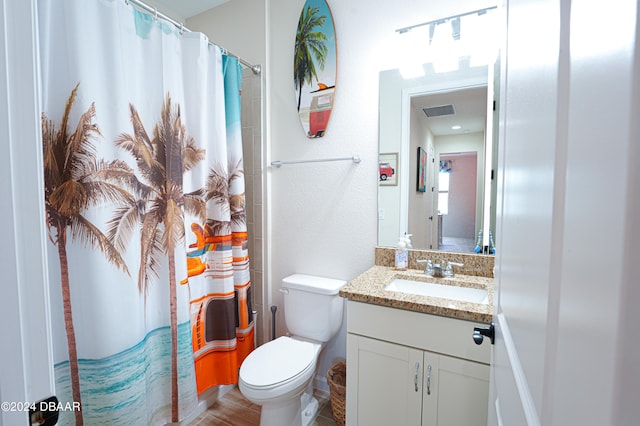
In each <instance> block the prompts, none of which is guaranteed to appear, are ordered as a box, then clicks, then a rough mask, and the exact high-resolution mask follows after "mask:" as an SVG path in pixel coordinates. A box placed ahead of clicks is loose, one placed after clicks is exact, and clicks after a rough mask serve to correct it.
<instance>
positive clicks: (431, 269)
mask: <svg viewBox="0 0 640 426" xmlns="http://www.w3.org/2000/svg"><path fill="white" fill-rule="evenodd" d="M416 262H418V263H424V264H425V265H424V273H425V275H431V276H432V277H444V276H445V275H444V270H443V269H442V263H443V262H444V261H442V262H441V263H433V262H432V261H431V259H418V260H417V261H416Z"/></svg>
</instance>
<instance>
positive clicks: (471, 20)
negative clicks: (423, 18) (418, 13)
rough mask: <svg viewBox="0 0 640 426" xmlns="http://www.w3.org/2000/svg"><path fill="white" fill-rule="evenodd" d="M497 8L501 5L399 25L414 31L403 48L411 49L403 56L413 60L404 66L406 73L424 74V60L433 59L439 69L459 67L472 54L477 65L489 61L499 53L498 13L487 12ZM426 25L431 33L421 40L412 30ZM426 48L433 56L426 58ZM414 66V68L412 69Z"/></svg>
mask: <svg viewBox="0 0 640 426" xmlns="http://www.w3.org/2000/svg"><path fill="white" fill-rule="evenodd" d="M496 8H497V6H492V7H487V8H485V9H478V10H474V11H471V12H466V13H462V14H460V15H453V16H448V17H446V18H442V19H436V20H433V21H428V22H423V23H420V24H415V25H411V26H408V27H404V28H399V29H397V30H396V32H397V33H399V34H407V35H409V34H410V35H409V36H406V35H405V36H404V37H403V40H402V43H403V45H402V47H401V49H402V50H403V51H406V50H409V53H408V54H406V55H403V58H405V59H404V60H405V61H406V60H409V61H412V63H411V64H403V65H402V66H401V67H400V72H401V74H402V76H403V77H404V78H415V77H419V76H422V75H424V70H423V69H422V64H424V63H425V62H431V63H432V64H433V69H434V71H435V72H437V73H440V72H447V71H455V70H457V69H458V68H459V63H458V60H459V58H460V57H464V56H469V57H470V62H471V64H470V65H471V66H474V67H475V66H479V65H486V64H487V63H489V62H490V61H491V58H492V56H495V47H494V45H495V38H494V36H493V32H492V29H493V27H494V25H493V24H494V22H492V21H493V20H494V18H493V17H494V15H495V14H489V13H487V12H489V11H491V10H493V9H496ZM488 15H490V16H488ZM487 18H488V19H487ZM426 29H428V35H426V34H425V35H424V36H422V37H420V40H419V41H417V40H418V37H417V36H416V35H414V34H412V33H415V32H416V30H426ZM425 33H426V31H425ZM409 39H410V40H409ZM405 49H406V50H405ZM424 52H426V53H427V54H428V56H429V58H430V59H427V60H426V61H425V60H422V59H425V58H422V55H424V54H425V53H424ZM407 58H411V59H407ZM417 63H419V64H420V66H419V67H418V66H416V64H417ZM410 69H413V72H411V73H409V72H408V71H409V70H410Z"/></svg>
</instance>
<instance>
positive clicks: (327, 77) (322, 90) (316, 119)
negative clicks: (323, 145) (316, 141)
mask: <svg viewBox="0 0 640 426" xmlns="http://www.w3.org/2000/svg"><path fill="white" fill-rule="evenodd" d="M293 76H294V85H295V89H296V92H297V103H298V113H299V115H300V120H301V123H302V126H303V129H304V130H305V132H306V134H307V136H309V137H321V136H323V135H324V132H325V130H326V127H327V124H328V121H329V117H330V115H331V110H332V108H333V96H334V91H335V79H336V40H335V29H334V26H333V17H332V15H331V11H330V9H329V5H328V4H327V3H326V1H325V0H307V1H306V2H305V4H304V6H303V9H302V13H301V14H300V19H299V21H298V29H297V31H296V40H295V48H294V64H293ZM314 80H315V84H314Z"/></svg>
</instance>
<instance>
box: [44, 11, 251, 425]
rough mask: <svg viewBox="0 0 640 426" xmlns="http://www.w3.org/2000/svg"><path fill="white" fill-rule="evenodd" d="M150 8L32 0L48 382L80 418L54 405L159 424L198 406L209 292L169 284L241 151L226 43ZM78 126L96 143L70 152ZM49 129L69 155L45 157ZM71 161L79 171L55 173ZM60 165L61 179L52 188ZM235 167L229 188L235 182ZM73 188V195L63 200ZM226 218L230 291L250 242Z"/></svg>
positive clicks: (91, 418)
mask: <svg viewBox="0 0 640 426" xmlns="http://www.w3.org/2000/svg"><path fill="white" fill-rule="evenodd" d="M159 21H161V20H154V19H153V18H152V17H151V18H149V17H142V16H141V12H139V11H136V10H135V9H134V7H133V6H132V4H131V2H129V4H127V3H126V2H124V1H122V0H117V1H101V0H39V1H38V24H39V32H38V33H39V37H40V39H39V45H40V52H41V56H40V63H41V67H42V73H41V76H42V82H41V84H42V86H41V87H42V97H41V105H42V110H43V112H44V115H43V139H44V140H45V145H46V148H45V161H46V166H47V167H50V168H51V170H49V171H46V175H47V176H48V179H49V183H48V184H47V185H46V186H45V187H46V188H47V191H48V192H47V194H46V196H47V197H50V198H51V200H50V201H51V206H49V204H47V208H48V211H47V214H48V216H47V217H48V224H49V233H50V237H51V242H52V244H49V245H48V247H47V253H46V255H47V256H48V257H49V262H48V265H49V278H50V279H49V281H50V285H51V289H52V291H51V292H50V299H51V318H52V321H51V328H52V331H51V332H52V343H53V345H52V346H53V348H52V350H53V362H54V366H53V367H54V374H55V388H56V389H55V392H56V395H57V396H58V398H59V399H60V401H61V402H62V403H65V404H66V403H71V402H81V407H82V413H81V415H80V414H79V413H74V412H70V411H66V412H60V419H59V422H58V424H59V425H61V426H65V425H73V424H82V422H84V424H90V425H109V426H117V425H122V426H125V425H126V426H128V425H149V426H156V425H165V424H167V422H171V421H172V420H173V419H176V418H178V419H179V420H180V421H182V420H184V418H185V417H186V416H189V414H190V413H192V410H194V409H195V408H196V407H197V404H198V398H197V396H198V389H199V385H198V383H199V382H201V380H200V379H196V369H195V364H194V351H193V348H194V346H193V344H192V333H191V321H190V320H191V308H192V306H193V303H192V301H195V300H196V299H197V298H200V297H204V296H205V295H207V294H209V293H210V292H209V291H204V290H203V289H202V288H200V287H201V286H200V284H199V282H198V281H199V279H200V278H202V279H203V280H204V275H205V274H202V275H200V276H196V277H193V278H192V279H189V280H188V281H187V282H186V284H185V285H180V284H179V283H178V281H182V280H184V279H185V278H187V275H188V273H187V260H186V257H187V256H186V253H187V251H189V252H191V251H193V249H192V248H189V247H188V245H189V244H191V243H193V242H194V240H195V239H194V238H193V235H194V234H193V233H192V231H191V225H192V224H193V223H195V224H197V225H199V226H201V227H202V229H203V232H204V229H205V225H211V226H212V227H213V228H215V227H216V225H215V223H214V221H220V222H226V223H231V218H230V216H229V217H227V218H225V217H223V216H222V215H221V214H220V213H219V205H218V204H217V203H216V202H215V200H209V201H205V200H204V198H203V197H204V195H205V188H206V187H207V179H208V177H209V175H210V172H211V170H212V169H215V170H218V167H219V165H220V164H222V165H225V169H226V170H225V172H226V173H227V175H226V176H227V178H228V177H229V176H231V175H234V176H235V175H236V174H235V173H233V172H231V173H229V170H228V167H227V164H228V162H229V158H231V157H232V156H231V155H228V152H229V153H231V152H236V151H234V150H231V149H229V148H228V146H230V143H229V141H228V137H227V136H228V133H229V131H228V130H227V127H226V123H225V119H226V114H225V109H226V105H225V104H226V99H225V93H224V92H225V91H224V75H223V69H222V64H223V55H222V54H221V51H220V49H218V48H216V47H214V46H211V45H209V43H208V42H207V39H206V37H205V36H204V35H202V34H198V33H183V34H181V33H180V31H179V29H172V27H170V26H169V25H167V24H166V23H164V24H163V23H162V22H159ZM141 26H142V27H144V28H141ZM106 29H108V31H107V30H106ZM78 34H82V35H83V36H82V37H78ZM79 81H81V82H82V85H81V86H80V88H79V90H77V91H75V92H73V93H75V94H74V95H73V96H72V97H71V98H72V99H73V100H72V101H69V98H70V96H69V94H70V93H72V89H73V88H74V87H75V86H76V84H77V83H78V82H79ZM169 93H170V95H171V96H170V97H169V96H167V94H169ZM236 96H238V94H237V88H236ZM71 105H73V108H72V107H71ZM85 111H86V112H87V113H86V115H83V113H84V112H85ZM47 117H49V118H51V117H53V118H56V119H60V117H62V120H61V122H59V123H58V122H57V123H55V125H54V124H53V123H51V122H49V121H48V119H47ZM87 117H91V120H88V119H87ZM70 123H73V126H72V125H71V124H70ZM76 123H80V124H78V125H77V126H76V127H77V128H78V129H80V130H77V129H76V128H75V127H74V126H75V125H76ZM96 123H98V124H99V127H98V124H96ZM238 128H239V126H238ZM187 129H188V130H187ZM83 132H84V133H83ZM83 134H84V135H87V136H86V137H85V136H82V135H83ZM238 134H239V133H238ZM83 138H84V139H86V140H90V142H91V143H92V144H93V145H92V147H89V145H82V146H81V148H82V147H84V148H82V149H81V150H80V151H79V152H78V154H77V155H75V156H74V155H71V152H72V151H71V149H74V150H75V149H77V148H78V144H79V143H80V142H79V141H80V140H82V139H83ZM47 140H49V141H52V142H51V143H53V142H55V143H58V142H60V143H62V142H64V143H68V144H70V145H69V147H70V149H69V151H68V154H67V152H63V153H58V154H55V155H54V150H53V149H52V148H51V146H49V142H47ZM98 140H100V143H98V142H97V141H98ZM87 147H88V148H87ZM234 149H235V148H234ZM205 150H206V151H205ZM240 151H241V148H240ZM203 155H204V157H206V158H205V159H204V160H203V159H202V158H203ZM237 158H241V157H236V159H237ZM71 160H73V161H71ZM65 162H66V163H65ZM67 165H68V166H70V165H73V166H74V167H76V168H77V172H73V173H75V174H72V173H70V172H63V167H62V166H65V167H66V166H67ZM83 168H84V170H85V171H82V170H83ZM94 169H95V170H96V172H95V173H93V172H91V170H94ZM69 170H71V169H69ZM56 173H57V174H64V176H62V177H61V178H60V180H62V178H64V179H66V180H69V179H71V182H70V183H68V184H65V185H64V186H63V187H60V188H58V189H56V185H58V182H57V181H55V180H51V178H49V176H54V175H55V174H56ZM83 173H84V174H83ZM238 180H239V179H232V183H231V185H232V186H233V188H231V189H230V190H229V194H230V195H231V196H234V194H242V193H243V192H244V189H242V190H239V189H238V188H239V184H238V183H237V181H238ZM98 185H100V186H98ZM83 187H86V188H87V189H83V191H85V192H84V193H83V195H82V197H79V198H78V199H67V198H66V195H67V194H69V193H71V192H73V191H75V190H78V189H82V188H83ZM96 188H105V190H104V193H101V192H99V191H97V189H96ZM72 190H73V191H72ZM89 190H90V191H89ZM91 191H93V192H91ZM96 194H97V195H96ZM63 196H64V197H63ZM63 198H64V199H67V201H66V202H64V203H61V201H60V200H61V199H63ZM234 199H235V198H234ZM48 203H49V201H48ZM56 203H57V204H56ZM83 203H84V204H83ZM205 206H206V209H205V208H204V207H205ZM205 212H206V213H205ZM65 215H66V216H72V217H71V219H69V221H65V220H61V219H60V218H59V217H58V216H60V217H66V216H65ZM73 215H75V216H73ZM65 225H66V227H65ZM83 226H86V227H87V230H86V231H85V230H82V229H81V227H83ZM234 226H235V225H233V224H231V228H232V231H231V236H232V237H231V239H230V240H229V241H230V243H229V244H228V247H229V250H228V253H229V255H228V259H229V265H230V266H229V268H230V277H231V278H230V283H231V293H232V294H234V297H235V294H236V290H238V292H237V294H239V295H240V296H242V295H245V296H246V294H247V293H249V290H248V289H247V288H243V287H241V286H239V285H236V282H238V283H240V282H241V280H240V279H238V280H236V279H235V278H234V277H235V276H236V275H238V274H237V273H236V270H238V272H240V274H242V273H244V272H245V271H247V269H243V268H244V266H243V267H237V266H233V264H234V262H235V263H238V262H236V260H237V259H246V256H245V257H243V252H242V249H243V248H246V239H245V240H244V241H245V242H244V244H240V245H239V247H240V249H241V250H240V251H238V252H237V254H236V251H234V250H235V247H234V246H235V244H236V243H235V242H236V240H241V238H236V236H237V235H241V234H239V233H237V232H236V231H237V229H235V228H234ZM185 227H186V229H185ZM185 230H186V232H187V233H188V234H185ZM98 231H99V233H98ZM127 235H128V236H129V239H128V240H127V239H126V238H125V237H126V236H127ZM203 235H204V233H203ZM185 237H186V238H185ZM54 244H55V245H54ZM223 245H227V244H223ZM90 247H93V249H92V248H90ZM171 248H173V249H171ZM218 248H219V247H217V249H218ZM211 253H213V252H211ZM211 253H209V254H208V255H207V256H205V257H204V258H202V260H203V263H205V264H207V265H209V264H211V262H212V260H210V259H208V258H209V257H212V258H213V257H214V255H213V254H211ZM216 253H217V252H216ZM61 254H62V255H66V260H65V259H64V256H62V257H61ZM118 256H119V258H120V259H121V261H120V259H118ZM225 259H227V257H225ZM114 262H115V263H114ZM245 263H246V264H247V265H248V261H246V262H245ZM116 264H117V266H115V265H116ZM129 271H131V273H129ZM247 274H248V272H247ZM61 277H62V279H61ZM66 280H68V284H67V282H66ZM206 281H207V283H206V285H207V286H209V284H210V283H209V281H214V280H212V279H207V280H206ZM249 281H250V280H249V279H248V278H246V279H245V280H244V283H245V284H247V285H248V283H249ZM226 282H227V281H225V283H226ZM201 290H202V291H201ZM239 298H240V297H236V298H235V299H236V300H238V299H239ZM71 301H72V302H73V313H72V314H71V310H70V309H68V308H70V307H71ZM205 309H206V308H205ZM233 312H234V316H235V312H236V311H235V310H234V311H233ZM176 315H177V318H176ZM245 316H246V315H245ZM66 319H70V320H71V321H72V322H65V320H66ZM67 323H69V324H71V327H73V328H71V327H67ZM176 323H177V326H176ZM214 323H215V321H214ZM251 325H253V324H251ZM247 328H251V327H250V326H248V327H247ZM176 329H177V339H176ZM238 330H240V328H238ZM203 331H204V332H205V333H206V332H207V330H203ZM209 332H211V330H209ZM70 333H71V335H73V336H75V337H74V338H69V339H68V338H67V336H69V334H70ZM241 338H242V337H241ZM241 338H238V339H237V340H238V341H240V340H241ZM176 340H177V382H176V344H175V342H176ZM247 340H248V339H247ZM74 342H75V343H74ZM76 360H77V361H76ZM176 383H177V385H176ZM176 394H177V395H178V398H177V402H176V397H175V395H176ZM76 415H78V419H76Z"/></svg>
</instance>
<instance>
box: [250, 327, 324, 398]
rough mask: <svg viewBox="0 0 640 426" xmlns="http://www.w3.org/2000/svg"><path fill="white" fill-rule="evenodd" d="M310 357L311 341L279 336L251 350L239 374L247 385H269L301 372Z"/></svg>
mask: <svg viewBox="0 0 640 426" xmlns="http://www.w3.org/2000/svg"><path fill="white" fill-rule="evenodd" d="M314 357H315V348H314V345H313V344H312V343H310V342H303V341H300V340H294V339H291V338H290V337H279V338H277V339H276V340H272V341H271V342H268V343H266V344H264V345H262V346H260V347H259V348H257V349H256V350H254V351H253V352H251V353H250V354H249V356H248V357H247V358H246V359H245V360H244V362H243V363H242V366H241V367H240V375H241V377H242V380H243V381H244V382H245V383H247V384H249V385H250V386H254V387H263V386H272V385H275V384H277V383H280V382H284V381H286V380H290V379H291V378H293V377H295V376H297V375H298V374H300V373H302V372H303V371H305V370H306V369H307V367H309V365H310V364H311V363H312V362H313V360H314Z"/></svg>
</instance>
